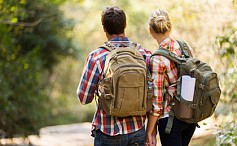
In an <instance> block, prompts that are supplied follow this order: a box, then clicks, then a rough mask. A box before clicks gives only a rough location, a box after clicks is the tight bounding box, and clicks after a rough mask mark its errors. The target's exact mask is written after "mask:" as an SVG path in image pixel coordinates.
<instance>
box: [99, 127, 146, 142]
mask: <svg viewBox="0 0 237 146" xmlns="http://www.w3.org/2000/svg"><path fill="white" fill-rule="evenodd" d="M145 136H146V132H145V127H143V128H142V129H140V130H138V131H136V132H133V133H129V134H123V135H116V136H109V135H106V134H104V133H103V132H101V131H100V130H96V133H95V139H94V146H144V145H145Z"/></svg>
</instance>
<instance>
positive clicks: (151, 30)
mask: <svg viewBox="0 0 237 146" xmlns="http://www.w3.org/2000/svg"><path fill="white" fill-rule="evenodd" d="M149 32H150V34H151V36H152V37H153V38H154V34H155V31H154V29H153V28H151V27H149Z"/></svg>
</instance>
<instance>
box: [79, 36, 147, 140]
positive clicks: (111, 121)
mask: <svg viewBox="0 0 237 146" xmlns="http://www.w3.org/2000/svg"><path fill="white" fill-rule="evenodd" d="M110 42H111V43H112V44H114V45H115V46H120V44H121V43H122V42H123V44H124V43H125V44H127V45H129V39H128V38H127V37H115V38H113V39H112V40H110ZM139 51H140V53H141V54H142V55H143V57H144V59H145V61H146V64H147V67H148V68H150V56H151V52H150V51H148V50H145V49H144V48H140V49H139ZM108 53H109V52H108V51H107V50H106V49H104V48H98V49H96V50H94V51H92V52H91V53H90V54H89V56H88V57H87V60H86V63H85V66H84V69H83V72H82V76H81V80H80V83H79V86H78V89H77V95H78V97H79V99H80V101H81V103H82V104H88V103H91V102H92V100H93V99H94V94H95V91H96V89H97V87H98V82H99V80H100V79H101V74H102V72H103V69H104V65H105V59H106V56H107V54H108ZM145 118H146V116H145V115H143V116H131V117H114V116H109V115H106V113H105V111H104V110H103V109H102V107H101V105H100V104H99V103H98V106H97V110H96V112H95V115H94V118H93V121H92V130H94V129H96V130H97V129H100V130H101V131H102V132H103V133H105V134H107V135H110V136H115V135H118V134H128V133H132V132H135V131H137V130H139V129H141V128H142V127H143V126H144V123H145Z"/></svg>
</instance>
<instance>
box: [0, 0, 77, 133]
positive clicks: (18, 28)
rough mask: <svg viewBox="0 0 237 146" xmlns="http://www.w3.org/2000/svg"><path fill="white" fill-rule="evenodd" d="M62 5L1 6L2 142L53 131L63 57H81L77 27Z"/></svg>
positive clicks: (27, 0) (56, 1)
mask: <svg viewBox="0 0 237 146" xmlns="http://www.w3.org/2000/svg"><path fill="white" fill-rule="evenodd" d="M62 3H63V0H53V1H50V2H49V1H47V0H34V1H31V0H19V1H13V0H9V1H5V0H4V1H2V0H0V68H1V70H0V130H1V131H3V132H1V134H0V136H1V137H13V136H16V135H28V134H32V133H37V131H38V129H39V128H40V127H42V126H45V125H47V122H48V121H47V119H48V117H49V116H50V115H51V113H50V112H51V111H50V108H49V107H50V106H49V105H50V102H49V101H50V100H49V97H48V95H47V93H46V90H45V89H46V88H47V83H48V79H49V77H50V75H51V74H50V72H51V69H52V67H53V66H54V65H55V64H56V63H58V62H59V61H60V60H59V59H62V57H63V56H68V55H70V56H76V53H75V48H74V47H73V45H72V35H71V34H70V31H71V30H72V28H73V22H72V21H70V20H66V19H65V18H64V17H63V13H62V11H61V10H60V9H59V6H60V4H62ZM48 71H49V73H48Z"/></svg>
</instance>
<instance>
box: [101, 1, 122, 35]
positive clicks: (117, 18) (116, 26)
mask: <svg viewBox="0 0 237 146" xmlns="http://www.w3.org/2000/svg"><path fill="white" fill-rule="evenodd" d="M101 22H102V25H103V26H104V28H105V29H106V30H107V32H108V33H109V34H122V33H124V29H125V27H126V15H125V13H124V11H123V10H121V9H120V8H118V7H117V6H113V7H107V8H106V9H105V10H104V11H103V12H102V14H101Z"/></svg>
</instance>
